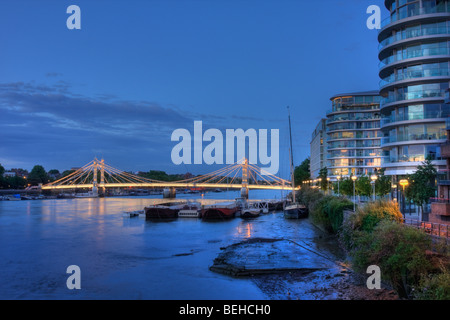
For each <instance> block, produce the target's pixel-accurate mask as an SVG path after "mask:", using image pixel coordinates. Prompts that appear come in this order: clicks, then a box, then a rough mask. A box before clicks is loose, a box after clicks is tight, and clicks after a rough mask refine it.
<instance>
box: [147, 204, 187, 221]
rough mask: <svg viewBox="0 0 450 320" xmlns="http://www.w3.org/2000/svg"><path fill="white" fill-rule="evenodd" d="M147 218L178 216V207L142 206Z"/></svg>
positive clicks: (173, 217) (172, 217) (171, 217)
mask: <svg viewBox="0 0 450 320" xmlns="http://www.w3.org/2000/svg"><path fill="white" fill-rule="evenodd" d="M144 211H145V218H147V219H175V218H177V217H178V211H180V209H179V208H170V207H163V206H155V207H148V208H144Z"/></svg>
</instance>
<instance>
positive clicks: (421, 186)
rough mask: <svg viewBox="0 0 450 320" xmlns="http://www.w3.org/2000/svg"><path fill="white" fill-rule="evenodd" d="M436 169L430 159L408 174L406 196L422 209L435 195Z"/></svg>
mask: <svg viewBox="0 0 450 320" xmlns="http://www.w3.org/2000/svg"><path fill="white" fill-rule="evenodd" d="M436 176H437V170H436V168H435V167H433V164H432V162H431V160H430V159H426V160H425V161H423V162H422V164H421V165H419V166H418V167H417V170H416V172H414V173H413V174H411V175H409V176H408V181H409V185H408V187H407V188H406V189H405V196H406V198H408V199H410V200H412V201H413V202H414V203H415V204H416V205H417V206H420V207H421V208H422V212H424V211H423V205H424V204H425V203H427V202H428V201H429V199H430V198H432V197H434V196H435V192H436V186H435V179H436Z"/></svg>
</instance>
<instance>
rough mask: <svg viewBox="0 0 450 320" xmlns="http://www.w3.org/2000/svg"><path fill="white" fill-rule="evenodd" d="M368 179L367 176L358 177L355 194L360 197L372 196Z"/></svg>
mask: <svg viewBox="0 0 450 320" xmlns="http://www.w3.org/2000/svg"><path fill="white" fill-rule="evenodd" d="M370 181H371V180H370V178H369V177H368V176H361V177H358V179H357V180H356V183H355V187H356V193H357V194H358V195H360V196H367V197H368V196H370V195H372V185H371V184H370Z"/></svg>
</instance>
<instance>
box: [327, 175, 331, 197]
mask: <svg viewBox="0 0 450 320" xmlns="http://www.w3.org/2000/svg"><path fill="white" fill-rule="evenodd" d="M327 191H328V192H327V193H328V194H331V188H330V177H327Z"/></svg>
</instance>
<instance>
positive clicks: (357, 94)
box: [330, 90, 380, 100]
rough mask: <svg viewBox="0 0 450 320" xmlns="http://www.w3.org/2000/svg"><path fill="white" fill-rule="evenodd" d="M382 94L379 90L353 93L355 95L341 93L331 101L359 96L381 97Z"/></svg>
mask: <svg viewBox="0 0 450 320" xmlns="http://www.w3.org/2000/svg"><path fill="white" fill-rule="evenodd" d="M379 95H380V92H379V91H378V90H372V91H361V92H353V93H341V94H335V95H334V96H332V97H331V98H330V100H334V99H336V98H339V97H350V96H351V97H358V96H379Z"/></svg>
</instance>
